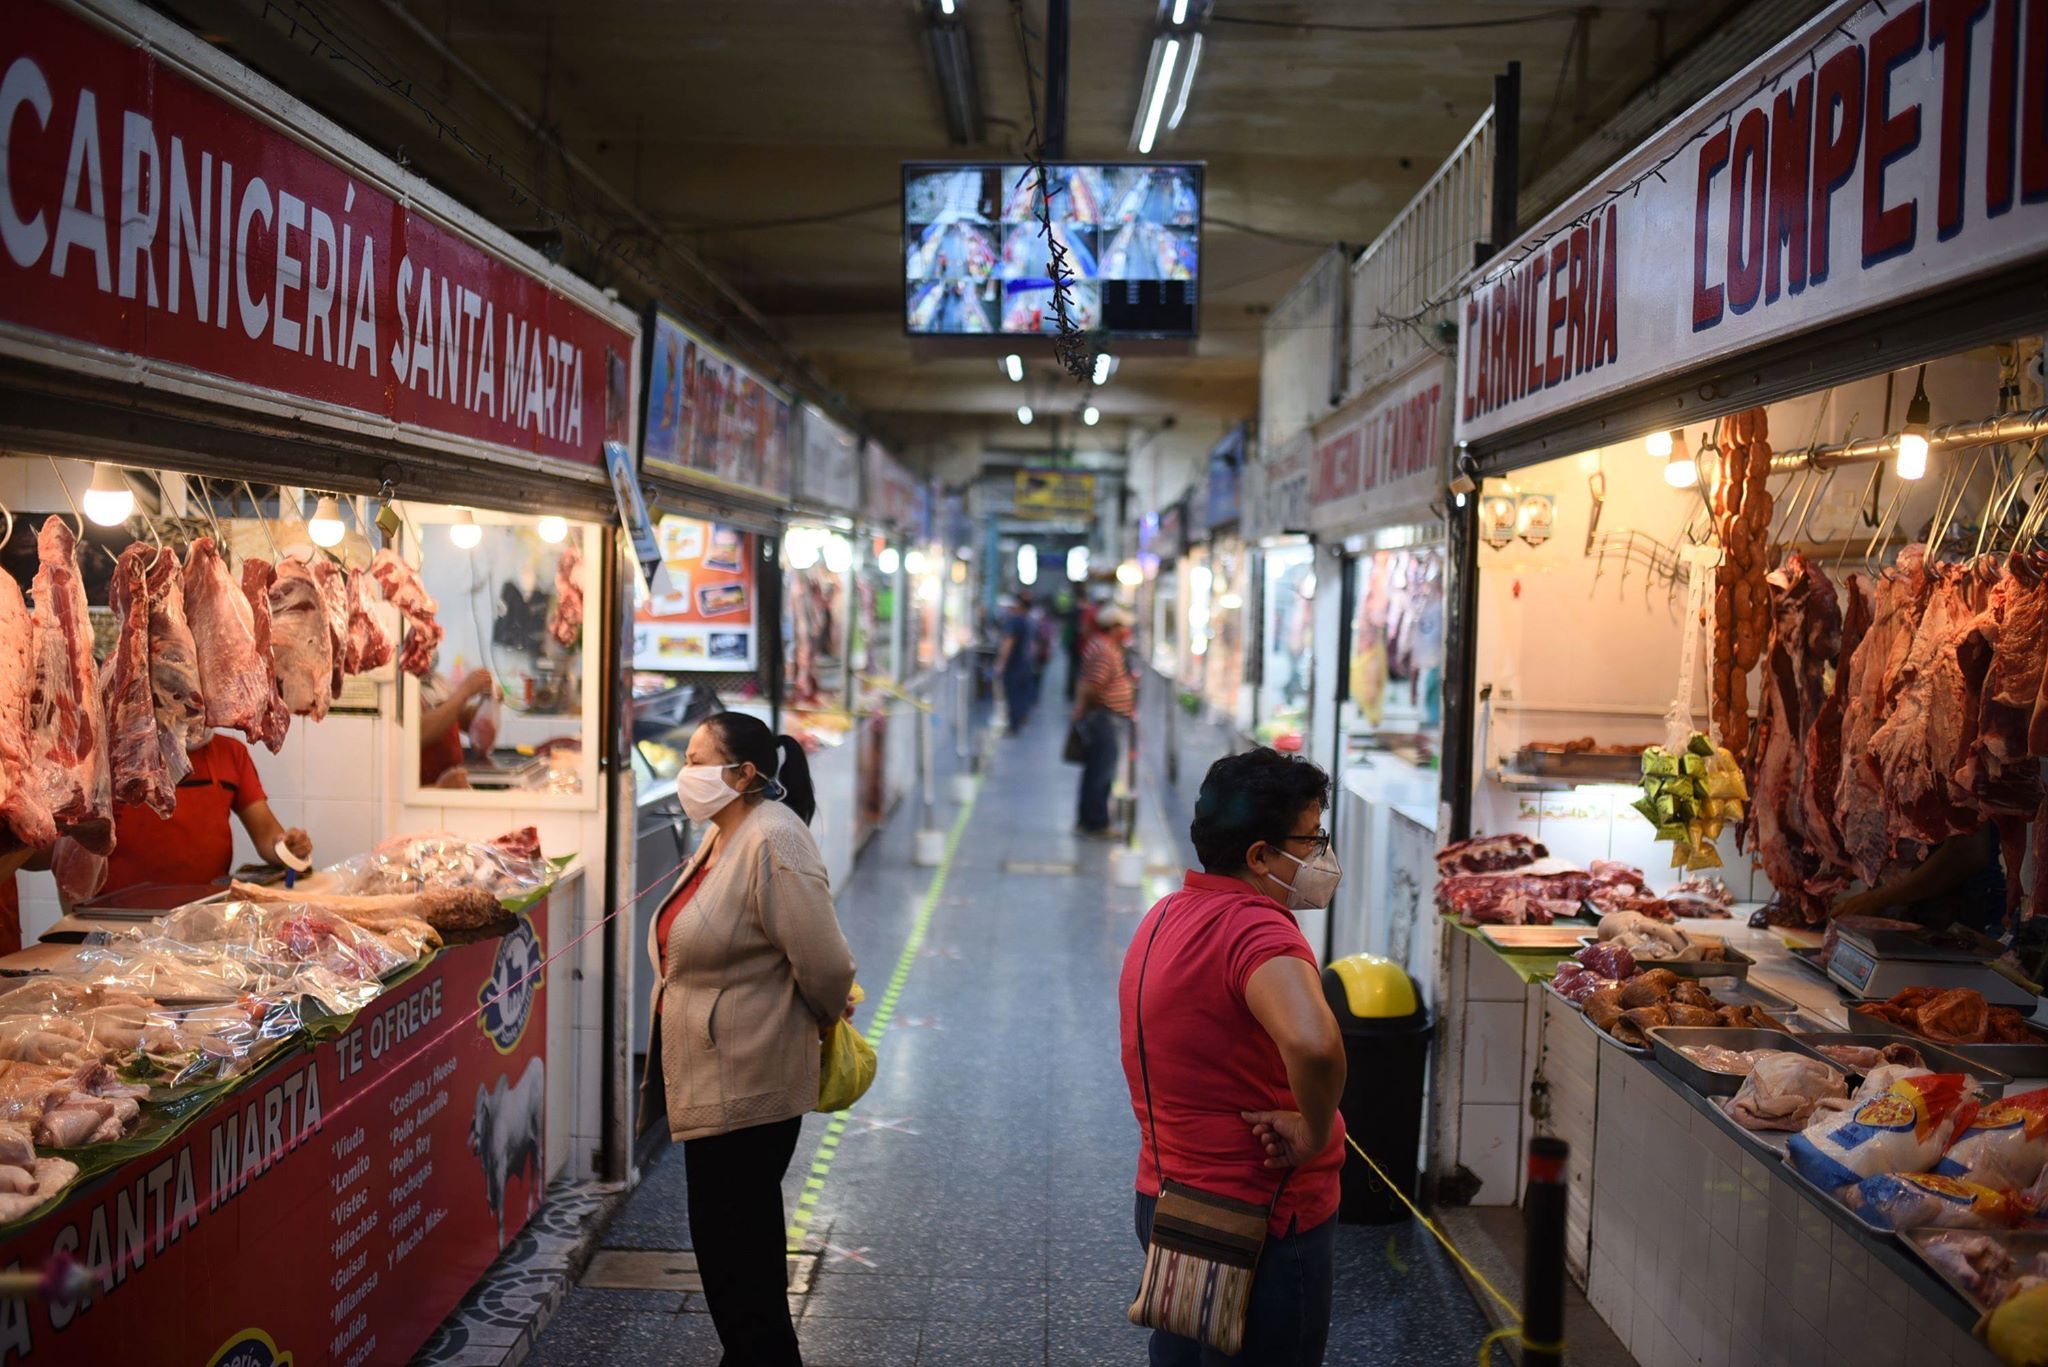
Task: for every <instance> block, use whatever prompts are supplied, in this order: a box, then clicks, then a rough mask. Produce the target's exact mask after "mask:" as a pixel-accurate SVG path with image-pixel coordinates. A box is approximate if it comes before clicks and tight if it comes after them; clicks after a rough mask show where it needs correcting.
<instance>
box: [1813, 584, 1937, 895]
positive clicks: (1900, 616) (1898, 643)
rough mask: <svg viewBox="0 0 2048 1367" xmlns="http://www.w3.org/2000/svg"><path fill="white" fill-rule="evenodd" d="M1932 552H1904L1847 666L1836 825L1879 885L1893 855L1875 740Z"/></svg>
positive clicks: (1855, 860)
mask: <svg viewBox="0 0 2048 1367" xmlns="http://www.w3.org/2000/svg"><path fill="white" fill-rule="evenodd" d="M1926 558H1927V557H1926V547H1924V546H1919V545H1912V546H1907V547H1905V548H1903V549H1902V550H1900V552H1899V554H1898V558H1897V559H1896V560H1895V561H1894V562H1893V565H1892V568H1891V569H1890V570H1888V571H1886V572H1885V573H1884V574H1883V575H1882V576H1880V578H1879V579H1878V582H1877V588H1876V591H1875V593H1874V594H1873V595H1872V600H1873V601H1872V608H1871V620H1870V629H1869V630H1868V631H1866V632H1865V633H1864V634H1863V641H1862V643H1861V644H1860V645H1859V646H1857V648H1856V654H1855V658H1854V659H1852V660H1851V661H1850V664H1849V675H1850V677H1849V704H1848V706H1847V708H1845V709H1844V711H1843V714H1842V777H1841V780H1840V782H1839V783H1837V784H1836V786H1835V827H1836V830H1837V831H1838V832H1839V833H1840V835H1841V838H1842V847H1843V849H1844V851H1845V852H1847V854H1848V856H1849V860H1850V863H1851V866H1852V867H1853V869H1854V871H1855V873H1856V876H1857V877H1858V878H1861V879H1862V880H1863V881H1864V882H1866V883H1869V884H1872V885H1873V886H1874V885H1875V884H1876V883H1878V881H1879V880H1880V879H1882V878H1883V876H1884V871H1885V869H1886V867H1887V866H1889V865H1890V864H1891V862H1892V861H1893V858H1894V851H1893V848H1892V839H1891V835H1890V833H1889V830H1888V828H1887V822H1886V818H1885V808H1884V775H1883V773H1882V772H1881V770H1880V769H1879V767H1878V764H1877V759H1876V756H1875V755H1873V754H1872V753H1871V749H1870V738H1871V737H1872V736H1873V735H1874V734H1876V732H1877V729H1878V728H1879V727H1880V726H1882V725H1883V724H1884V721H1885V718H1886V715H1887V713H1888V710H1889V708H1890V706H1891V694H1892V689H1893V687H1894V685H1895V683H1896V682H1897V680H1898V677H1899V674H1900V672H1901V670H1902V668H1903V667H1904V664H1905V660H1906V656H1907V654H1908V653H1909V652H1910V651H1911V650H1912V647H1913V637H1914V634H1915V633H1916V632H1917V631H1918V629H1919V626H1920V618H1921V616H1922V615H1923V614H1924V613H1925V612H1926V610H1927V600H1928V598H1929V596H1930V595H1931V594H1932V593H1933V591H1934V579H1933V577H1932V576H1931V575H1929V574H1928V572H1927V563H1926Z"/></svg>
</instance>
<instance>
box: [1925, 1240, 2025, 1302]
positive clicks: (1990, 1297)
mask: <svg viewBox="0 0 2048 1367" xmlns="http://www.w3.org/2000/svg"><path fill="white" fill-rule="evenodd" d="M1920 1253H1921V1256H1923V1257H1924V1258H1926V1259H1927V1261H1928V1262H1930V1263H1933V1264H1934V1265H1935V1266H1936V1267H1938V1268H1940V1269H1941V1270H1942V1271H1943V1272H1945V1273H1947V1274H1948V1277H1949V1279H1950V1280H1952V1281H1953V1282H1955V1284H1956V1285H1957V1286H1959V1287H1961V1288H1962V1289H1963V1290H1964V1291H1965V1292H1966V1293H1968V1294H1969V1295H1971V1296H1974V1297H1975V1298H1976V1299H1977V1301H1978V1302H1979V1303H1980V1304H1983V1305H1995V1304H1997V1303H1998V1302H1999V1301H2002V1300H2004V1299H2005V1293H2006V1290H2007V1288H2008V1287H2009V1286H2010V1285H2011V1283H2012V1279H2013V1278H2014V1277H2015V1276H2016V1275H2018V1271H2019V1269H2018V1267H2017V1266H2016V1265H2015V1264H2014V1262H2013V1257H2012V1254H2010V1253H2008V1252H2006V1249H2005V1245H2004V1244H2002V1243H2000V1242H1999V1241H1998V1240H1996V1239H1994V1238H1992V1237H1991V1236H1990V1235H1988V1234H1970V1233H1963V1232H1958V1233H1954V1234H1937V1235H1934V1236H1933V1237H1931V1238H1928V1239H1924V1240H1922V1241H1920Z"/></svg>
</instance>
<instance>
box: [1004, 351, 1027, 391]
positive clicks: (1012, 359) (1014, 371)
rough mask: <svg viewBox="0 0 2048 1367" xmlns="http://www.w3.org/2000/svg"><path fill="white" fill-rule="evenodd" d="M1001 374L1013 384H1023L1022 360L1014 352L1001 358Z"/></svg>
mask: <svg viewBox="0 0 2048 1367" xmlns="http://www.w3.org/2000/svg"><path fill="white" fill-rule="evenodd" d="M1003 374H1005V375H1008V376H1009V377H1010V381H1011V383H1013V384H1022V383H1024V358H1023V357H1022V356H1019V355H1018V354H1017V353H1016V352H1014V351H1013V352H1011V353H1010V354H1009V355H1007V356H1005V357H1003Z"/></svg>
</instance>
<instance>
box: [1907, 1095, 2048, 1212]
mask: <svg viewBox="0 0 2048 1367" xmlns="http://www.w3.org/2000/svg"><path fill="white" fill-rule="evenodd" d="M2043 1168H2048V1088H2044V1089H2042V1090H2040V1091H2034V1092H2022V1093H2020V1094H2019V1095H2018V1096H2008V1097H2004V1098H2002V1099H2000V1100H1997V1101H1990V1102H1986V1103H1985V1104H1984V1105H1983V1106H1982V1107H1981V1108H1980V1109H1979V1110H1978V1112H1977V1117H1976V1119H1974V1120H1972V1121H1971V1122H1970V1124H1969V1127H1968V1128H1967V1129H1964V1130H1961V1131H1959V1132H1958V1133H1957V1135H1956V1138H1955V1142H1954V1143H1952V1144H1950V1145H1949V1146H1948V1152H1947V1153H1945V1154H1943V1155H1942V1156H1941V1162H1940V1163H1939V1164H1937V1165H1936V1166H1935V1169H1934V1170H1935V1171H1936V1172H1938V1173H1940V1174H1942V1175H1943V1176H1946V1177H1956V1178H1962V1179H1964V1180H1966V1181H1971V1182H1976V1183H1979V1184H1981V1185H1983V1186H1987V1187H1997V1188H2001V1189H2009V1190H2013V1191H2023V1190H2025V1189H2027V1188H2029V1187H2032V1186H2033V1185H2034V1183H2035V1182H2036V1181H2037V1180H2038V1179H2039V1178H2040V1176H2041V1172H2042V1169H2043Z"/></svg>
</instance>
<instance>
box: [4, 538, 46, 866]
mask: <svg viewBox="0 0 2048 1367" xmlns="http://www.w3.org/2000/svg"><path fill="white" fill-rule="evenodd" d="M31 641H32V629H31V626H30V621H29V612H28V603H27V601H26V600H25V599H23V598H22V596H21V587H20V585H18V584H16V583H15V582H14V576H13V575H11V574H8V573H6V572H5V571H4V570H0V821H4V822H5V823H6V825H7V828H8V829H9V830H11V831H13V832H14V837H15V839H17V840H19V841H20V842H21V843H22V844H24V845H26V846H28V847H29V848H30V849H36V850H40V849H44V848H46V847H48V845H49V844H50V842H51V841H53V840H55V839H56V838H57V823H56V821H55V820H54V819H52V817H51V816H50V804H49V801H48V799H46V798H45V797H44V796H43V786H42V784H41V783H40V782H39V781H38V775H39V773H40V770H39V768H38V766H37V764H36V761H35V759H34V757H33V754H32V752H31V750H30V745H29V740H30V737H29V726H28V714H29V698H30V695H31V694H32V693H33V692H34V691H35V662H34V658H33V656H32V655H31V653H30V645H31Z"/></svg>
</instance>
